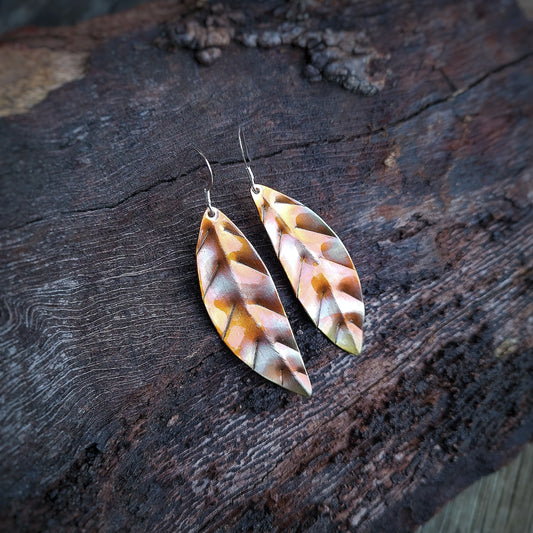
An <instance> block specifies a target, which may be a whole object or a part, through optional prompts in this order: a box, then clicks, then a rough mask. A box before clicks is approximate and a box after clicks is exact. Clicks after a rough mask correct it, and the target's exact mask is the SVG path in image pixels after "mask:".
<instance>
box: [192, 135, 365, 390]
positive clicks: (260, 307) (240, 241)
mask: <svg viewBox="0 0 533 533" xmlns="http://www.w3.org/2000/svg"><path fill="white" fill-rule="evenodd" d="M239 144H240V148H241V153H242V157H243V160H244V165H245V168H246V171H247V173H248V177H249V178H250V182H251V188H250V192H251V194H252V198H253V199H254V202H255V205H256V207H257V210H258V212H259V216H260V218H261V222H262V223H263V225H264V226H265V229H266V231H267V233H268V235H269V237H270V240H271V242H272V245H273V246H274V250H275V252H276V254H277V256H278V259H279V260H280V262H281V264H282V266H283V268H284V269H285V272H286V274H287V276H288V278H289V280H290V283H291V285H292V288H293V289H294V292H295V294H296V297H297V298H298V299H299V300H300V302H301V303H302V305H303V306H304V308H305V310H306V311H307V314H308V315H309V317H310V318H311V320H313V322H314V323H315V324H316V326H317V327H318V329H320V330H321V331H322V332H323V333H324V334H325V335H326V336H327V337H328V338H329V339H330V340H331V341H332V342H333V343H334V344H336V345H337V346H339V347H340V348H342V349H343V350H346V351H347V352H350V353H353V354H358V353H359V352H360V351H361V348H362V344H363V330H362V328H363V318H364V305H363V298H362V293H361V284H360V281H359V276H358V275H357V272H356V270H355V267H354V265H353V262H352V260H351V259H350V256H349V255H348V252H347V251H346V248H345V247H344V245H343V243H342V242H341V240H340V239H339V237H338V236H337V235H336V234H335V232H334V231H333V230H332V229H331V228H330V227H329V226H328V225H327V224H326V223H325V222H324V221H323V220H322V219H321V218H320V217H319V216H318V215H317V214H316V213H315V212H314V211H312V210H311V209H309V208H308V207H306V206H304V205H302V204H301V203H300V202H297V201H296V200H293V199H292V198H289V197H288V196H285V195H284V194H282V193H280V192H278V191H275V190H274V189H270V188H269V187H265V186H264V185H259V184H256V183H255V178H254V174H253V172H252V169H251V167H250V163H251V159H250V156H249V155H248V149H247V146H246V141H245V140H244V136H243V135H242V132H241V130H240V129H239ZM197 151H198V152H199V153H200V155H201V156H202V157H203V158H204V160H205V162H206V164H207V167H208V169H209V174H210V181H209V183H208V185H207V187H206V188H205V189H204V191H205V195H206V202H207V209H206V210H205V213H204V216H203V219H202V223H201V226H200V234H199V236H198V244H197V246H196V262H197V266H198V277H199V280H200V290H201V293H202V299H203V301H204V304H205V307H206V309H207V312H208V314H209V316H210V318H211V320H212V321H213V324H214V325H215V327H216V329H217V331H218V333H219V335H220V337H221V338H222V339H223V340H224V342H225V343H226V344H227V346H228V347H229V348H230V350H231V351H232V352H233V353H234V354H235V355H236V356H237V357H239V358H240V359H241V360H242V361H244V362H245V363H246V364H247V365H248V366H250V367H251V368H252V369H253V370H254V371H255V372H257V373H258V374H260V375H262V376H263V377H265V378H267V379H269V380H270V381H273V382H274V383H276V384H278V385H281V386H282V387H284V388H286V389H288V390H291V391H293V392H296V393H298V394H301V395H303V396H310V395H311V392H312V388H311V383H310V381H309V377H308V375H307V371H306V369H305V366H304V363H303V360H302V356H301V354H300V351H299V349H298V346H297V344H296V340H295V338H294V335H293V332H292V329H291V326H290V324H289V321H288V319H287V315H286V314H285V310H284V309H283V305H282V303H281V300H280V298H279V295H278V292H277V290H276V287H275V286H274V282H273V280H272V277H271V276H270V274H269V272H268V270H267V268H266V266H265V264H264V263H263V261H262V260H261V258H260V257H259V255H258V254H257V252H256V250H255V248H254V247H253V246H252V244H251V243H250V242H249V241H248V239H246V237H245V236H244V235H243V234H242V233H241V231H240V230H239V229H238V228H237V226H235V224H233V222H232V221H231V220H230V219H229V218H228V217H227V216H226V215H224V214H223V213H222V212H221V211H220V210H219V209H217V208H215V207H213V206H212V204H211V188H212V186H213V171H212V169H211V165H210V164H209V161H208V160H207V158H206V157H205V155H204V154H203V153H202V152H200V151H199V150H197Z"/></svg>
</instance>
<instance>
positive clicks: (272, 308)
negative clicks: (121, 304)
mask: <svg viewBox="0 0 533 533" xmlns="http://www.w3.org/2000/svg"><path fill="white" fill-rule="evenodd" d="M213 211H214V215H213V216H210V215H209V209H207V210H206V211H205V213H204V217H203V219H202V224H201V227H200V234H199V236H198V244H197V246H196V262H197V266H198V277H199V280H200V289H201V292H202V298H203V301H204V304H205V307H206V309H207V312H208V314H209V316H210V317H211V320H212V321H213V324H214V325H215V327H216V329H217V331H218V333H219V335H220V336H221V338H222V339H223V340H224V342H225V343H226V344H227V345H228V347H229V348H230V349H231V351H232V352H233V353H234V354H235V355H237V357H239V358H240V359H242V360H243V361H244V362H245V363H246V364H247V365H248V366H250V367H251V368H252V369H253V370H255V372H257V373H258V374H261V375H262V376H264V377H265V378H267V379H269V380H270V381H273V382H274V383H277V384H278V385H281V386H282V387H285V388H286V389H289V390H291V391H293V392H296V393H298V394H302V395H304V396H310V395H311V383H310V382H309V378H308V376H307V372H306V370H305V366H304V363H303V360H302V356H301V355H300V351H299V349H298V346H297V344H296V340H295V339H294V335H293V333H292V329H291V326H290V324H289V321H288V319H287V316H286V314H285V310H284V309H283V305H282V303H281V301H280V299H279V296H278V292H277V290H276V287H275V286H274V282H273V281H272V278H271V277H270V274H269V272H268V270H267V268H266V266H265V264H264V263H263V261H262V260H261V258H260V257H259V255H258V254H257V252H256V251H255V249H254V248H253V246H252V245H251V244H250V242H249V241H248V240H247V239H246V237H245V236H244V235H243V234H242V233H241V232H240V231H239V229H238V228H237V226H235V224H233V222H231V220H230V219H229V218H228V217H226V216H225V215H224V214H223V213H222V212H221V211H220V210H218V209H213Z"/></svg>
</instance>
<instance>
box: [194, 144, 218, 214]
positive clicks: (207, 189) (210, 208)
mask: <svg viewBox="0 0 533 533" xmlns="http://www.w3.org/2000/svg"><path fill="white" fill-rule="evenodd" d="M193 148H194V149H195V150H196V151H197V152H198V153H199V154H200V155H201V156H202V157H203V158H204V161H205V163H206V165H207V168H208V169H209V181H208V182H207V185H206V186H205V187H204V193H205V201H206V203H207V209H208V211H207V214H208V215H209V216H210V217H214V216H215V211H214V209H213V206H212V205H211V189H212V188H213V181H214V179H213V169H212V168H211V165H210V164H209V161H208V160H207V157H205V155H204V154H203V152H200V150H198V148H196V146H193Z"/></svg>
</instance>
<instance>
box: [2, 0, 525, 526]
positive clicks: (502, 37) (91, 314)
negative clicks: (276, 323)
mask: <svg viewBox="0 0 533 533" xmlns="http://www.w3.org/2000/svg"><path fill="white" fill-rule="evenodd" d="M333 4H334V5H333ZM149 6H152V7H149ZM193 7H194V6H191V5H188V4H183V5H179V6H178V7H177V8H172V6H171V3H170V2H159V3H154V4H148V5H147V6H144V7H143V8H141V9H139V10H133V11H132V12H130V13H127V14H120V15H115V16H113V17H107V18H106V17H104V18H103V19H100V20H99V21H96V22H95V21H92V22H91V23H84V24H83V25H80V26H79V27H75V28H62V29H42V30H34V31H32V32H30V31H21V32H16V33H14V34H12V35H9V36H7V37H5V38H4V42H3V44H2V47H1V48H2V49H3V50H4V51H6V50H10V49H13V50H14V49H16V48H17V49H21V48H23V49H24V50H25V51H26V52H27V53H28V54H30V55H31V54H32V53H33V52H32V51H35V53H37V51H40V50H41V51H42V50H43V49H44V50H47V51H49V50H51V49H53V50H55V51H62V52H72V53H85V54H88V56H87V66H86V71H85V72H84V73H83V75H82V77H81V78H80V79H77V80H76V81H72V82H71V83H67V84H65V85H63V86H62V87H60V88H57V89H55V90H53V91H51V92H49V94H48V96H47V97H46V98H45V99H44V100H43V101H42V102H41V103H39V104H37V105H35V106H34V107H32V108H31V109H30V110H27V111H25V112H23V113H19V114H10V113H11V111H10V109H11V108H9V106H8V107H7V108H6V109H7V112H6V114H7V115H8V116H6V117H4V118H2V119H0V121H1V122H0V124H1V128H0V155H1V163H2V164H1V176H2V178H1V187H2V196H1V218H0V227H1V232H0V239H1V241H0V242H1V250H2V256H1V257H2V268H1V272H0V282H1V285H0V286H1V300H0V312H1V320H2V323H1V339H0V348H1V350H2V357H1V360H0V365H1V367H0V368H1V372H0V397H1V404H0V415H1V421H0V422H1V423H0V431H1V440H0V453H1V456H0V465H1V466H0V469H1V475H0V494H1V495H2V497H1V507H0V515H1V522H0V523H1V525H2V529H3V530H12V531H73V530H88V531H94V530H101V531H122V530H124V531H125V530H129V531H198V530H202V531H226V530H227V531H249V530H254V531H272V530H277V531H282V530H283V531H334V530H353V531H355V530H357V531H411V530H413V529H414V527H415V526H416V525H417V524H419V523H421V522H423V521H425V520H426V519H428V518H429V517H430V516H431V515H432V514H433V513H434V512H435V510H436V509H437V508H438V507H439V506H440V505H442V504H443V503H444V502H445V501H447V500H448V499H449V498H451V497H453V496H454V495H455V494H457V493H458V492H459V491H460V490H461V489H462V488H464V487H465V486H467V485H468V484H469V483H471V482H472V481H473V480H475V479H477V478H479V477H480V476H482V475H483V474H486V473H488V472H491V471H493V470H495V469H496V468H498V467H499V466H501V465H502V464H503V463H504V462H506V461H507V460H509V459H510V458H511V457H512V456H514V455H515V454H516V453H517V451H518V450H519V449H520V447H521V446H522V445H523V444H524V443H525V442H526V441H528V440H529V439H531V437H532V434H533V416H532V408H531V407H532V396H531V390H532V385H533V380H532V373H533V355H532V348H533V346H532V345H533V334H532V324H531V311H532V307H531V292H530V291H531V265H532V262H531V252H532V249H533V241H532V235H533V212H532V209H531V195H532V186H531V178H532V169H533V147H532V142H531V132H532V131H533V120H532V111H533V91H532V87H533V39H532V36H533V32H532V24H531V22H529V21H528V20H527V19H526V18H525V17H524V15H523V13H522V12H521V11H520V9H519V8H518V7H517V6H516V5H513V4H511V3H509V2H495V3H491V4H487V3H486V2H484V1H466V2H440V3H439V5H435V3H434V2H418V1H412V2H395V1H391V0H388V1H385V0H384V1H382V2H379V3H376V2H354V3H350V4H348V3H344V2H336V3H331V4H330V3H328V4H322V3H320V2H300V3H298V4H297V5H292V4H287V5H286V4H284V3H282V2H274V1H273V2H262V3H257V4H252V5H250V4H249V3H247V2H231V3H230V4H229V5H224V6H222V7H217V6H215V7H209V6H207V7H203V8H201V9H193ZM150 9H153V10H154V11H153V13H154V14H153V18H152V19H151V18H150V16H149V14H150ZM172 9H175V10H174V11H173V10H172ZM136 17H137V18H136ZM209 17H211V18H209ZM150 20H152V21H153V22H152V23H150ZM287 21H292V22H291V24H292V26H290V25H288V24H285V25H284V26H283V24H284V23H286V22H287ZM187 22H188V25H187V24H186V23H187ZM210 23H212V24H213V25H212V26H209V24H210ZM91 24H92V26H91ZM158 24H159V25H158ZM195 24H196V25H195ZM294 26H297V27H298V28H299V29H300V30H301V32H302V33H303V34H304V36H303V37H301V38H300V40H297V38H296V37H294V38H292V37H290V36H288V32H289V31H292V30H291V29H290V28H292V29H293V30H294ZM88 28H89V29H88ZM91 28H92V30H91ZM209 28H210V29H209ZM326 29H329V30H330V31H328V32H326ZM311 31H316V34H314V35H312V34H311V33H310V32H311ZM268 32H270V33H268ZM342 32H344V33H342ZM108 37H109V38H108ZM110 37H112V38H110ZM282 41H285V44H284V43H283V42H282ZM337 41H339V45H338V46H337V45H335V44H332V43H333V42H337ZM243 43H244V44H243ZM215 45H216V46H215ZM350 46H352V48H353V47H355V48H356V49H357V50H356V54H355V55H352V49H349V48H350ZM10 47H11V48H10ZM343 47H344V50H343V49H342V48H343ZM213 48H215V49H216V50H213ZM348 49H349V50H348ZM217 50H219V51H220V52H219V51H217ZM347 50H348V51H347ZM320 53H322V54H323V55H322V56H320ZM324 54H326V55H327V54H333V55H335V54H336V55H335V58H336V61H337V64H335V65H333V66H331V65H332V64H331V62H330V63H329V64H327V58H324ZM217 55H219V56H220V57H218V59H216V57H215V56H217ZM196 58H197V59H196ZM354 58H356V59H357V60H358V61H360V63H357V62H356V63H357V64H356V66H355V67H354V68H355V70H356V73H355V74H356V75H355V74H354V75H353V76H351V77H350V71H349V69H350V68H351V67H353V65H354V61H355V59H354ZM214 59H216V61H213V60H214ZM197 60H199V61H202V62H204V63H211V65H210V66H202V65H200V64H199V63H198V61H197ZM328 65H329V66H328ZM343 69H344V70H343ZM346 69H348V70H346ZM352 74H353V72H352ZM73 77H77V76H73ZM313 80H314V81H313ZM319 80H321V81H319ZM17 109H18V110H19V111H20V109H21V108H20V107H16V106H14V107H13V110H17ZM239 125H243V126H244V127H245V128H246V131H247V134H248V140H249V144H250V147H251V151H252V155H253V157H254V170H255V173H256V176H257V179H258V182H260V183H261V182H262V183H265V184H266V185H269V186H272V187H273V188H276V189H278V190H280V191H282V192H284V193H285V194H289V195H290V196H293V197H295V198H297V199H298V200H300V201H301V202H303V203H304V204H306V205H308V206H310V207H312V208H313V209H315V210H316V211H317V212H318V213H320V214H321V215H322V216H323V217H324V218H325V220H326V221H327V222H328V223H330V224H331V226H332V227H333V228H334V229H335V230H336V231H337V232H338V234H339V235H340V237H341V238H342V239H343V241H344V243H345V244H346V246H347V248H348V249H349V250H350V252H351V254H352V257H353V258H354V261H355V263H356V266H357V268H358V271H359V273H360V276H361V280H362V285H363V292H364V295H365V299H366V305H367V319H366V321H365V331H366V337H365V348H364V351H363V354H362V355H361V356H359V357H353V356H350V355H348V354H346V353H343V352H341V351H340V350H339V349H337V348H336V347H335V346H333V345H332V344H331V343H330V342H329V341H328V340H327V339H326V338H325V337H324V336H323V335H322V334H321V333H320V332H318V331H317V330H316V329H315V328H314V326H313V325H312V324H311V322H310V321H309V320H308V319H307V317H306V315H305V312H304V311H303V310H302V308H301V307H300V305H299V304H298V302H297V301H296V299H295V297H294V296H293V294H292V293H291V290H290V286H289V284H288V281H287V280H286V278H285V277H284V274H283V272H282V270H281V268H280V267H279V265H278V264H277V262H276V259H275V255H274V254H273V252H272V251H271V249H270V244H269V243H268V241H267V237H266V233H265V232H264V230H263V228H262V227H261V226H260V223H259V219H258V217H257V213H256V212H255V207H254V205H253V203H252V201H251V198H250V197H249V194H248V183H247V180H246V176H245V172H244V169H243V165H242V163H241V162H240V154H239V148H238V142H237V128H238V126H239ZM191 143H194V144H195V145H196V146H198V147H201V148H202V149H203V151H205V153H206V154H207V155H208V157H209V158H210V159H211V161H212V162H213V166H214V170H215V174H216V176H215V177H216V182H215V188H214V190H213V203H214V205H216V206H218V207H220V208H221V209H222V210H223V211H224V212H225V213H226V214H227V215H228V216H230V217H231V218H232V219H233V220H234V222H235V223H236V224H237V225H238V226H239V227H240V229H241V230H242V231H244V232H245V233H246V234H247V235H248V236H249V238H250V240H251V241H252V243H253V244H254V245H256V247H257V249H258V251H259V252H260V254H261V255H262V257H263V258H264V260H265V262H266V263H267V265H268V267H269V269H270V270H271V272H272V274H273V277H274V279H275V282H276V284H277V286H278V288H279V290H280V294H281V297H282V301H283V302H284V305H285V307H286V310H287V313H288V316H289V318H290V320H291V322H292V324H293V327H294V331H295V335H296V339H297V341H298V343H299V345H300V348H301V350H302V353H303V357H304V360H305V361H306V365H307V369H308V371H309V374H310V378H311V380H312V382H313V385H314V394H313V396H312V397H311V398H310V399H303V398H300V397H297V396H296V395H293V394H291V393H288V392H287V391H285V390H282V389H281V388H279V387H276V386H274V385H271V384H270V383H268V382H266V381H265V380H264V379H262V378H260V377H259V376H257V375H255V374H254V373H253V372H252V371H251V370H250V369H248V367H246V366H245V365H244V364H242V363H241V362H240V361H238V360H237V359H236V358H235V357H234V356H233V355H232V354H231V353H230V352H229V351H228V350H227V349H226V348H225V346H224V345H223V343H222V341H221V340H220V339H219V338H218V336H217V334H216V332H215V329H214V327H213V326H212V324H211V323H210V321H209V318H208V316H207V314H206V312H205V310H204V308H203V305H202V301H201V298H200V293H199V289H198V282H197V276H196V267H195V255H194V250H195V245H196V238H197V234H198V228H199V223H200V219H201V216H202V213H203V210H204V204H203V193H202V187H203V184H204V180H205V176H206V171H205V168H204V166H203V164H202V161H201V160H200V159H199V157H198V156H197V154H196V153H195V152H194V151H193V150H192V149H191Z"/></svg>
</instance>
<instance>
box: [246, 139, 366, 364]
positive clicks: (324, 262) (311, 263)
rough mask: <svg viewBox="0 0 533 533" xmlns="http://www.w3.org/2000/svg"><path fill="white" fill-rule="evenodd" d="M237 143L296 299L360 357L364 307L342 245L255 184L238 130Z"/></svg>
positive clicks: (309, 216) (303, 211)
mask: <svg viewBox="0 0 533 533" xmlns="http://www.w3.org/2000/svg"><path fill="white" fill-rule="evenodd" d="M239 144H240V147H241V152H242V157H243V160H244V164H245V166H246V171H247V172H248V176H249V178H250V181H251V184H252V186H251V189H250V190H251V194H252V197H253V199H254V202H255V205H256V207H257V210H258V212H259V216H260V217H261V222H262V223H263V225H264V226H265V229H266V231H267V233H268V235H269V237H270V241H271V242H272V246H273V247H274V250H275V252H276V254H277V256H278V259H279V260H280V262H281V265H282V266H283V268H284V270H285V272H286V274H287V276H288V278H289V281H290V283H291V285H292V288H293V289H294V292H295V294H296V297H297V298H298V299H299V300H300V302H301V303H302V305H303V307H304V309H305V310H306V311H307V314H308V315H309V317H310V318H311V320H313V322H314V323H315V324H316V326H317V328H318V329H319V330H320V331H322V332H323V333H324V334H325V335H326V336H327V337H328V338H329V339H330V340H331V341H332V342H333V343H334V344H336V345H337V346H339V347H340V348H342V349H343V350H345V351H347V352H350V353H353V354H356V355H357V354H359V353H360V352H361V350H362V347H363V319H364V315H365V308H364V304H363V296H362V292H361V283H360V281H359V276H358V275H357V271H356V270H355V267H354V264H353V262H352V260H351V258H350V256H349V254H348V252H347V250H346V248H345V246H344V244H343V243H342V241H341V240H340V239H339V237H338V236H337V235H336V233H335V232H334V231H333V230H332V229H331V228H330V227H329V226H328V225H327V224H326V223H325V222H324V221H323V220H322V218H320V217H319V216H318V215H317V214H316V213H315V212H314V211H312V210H311V209H309V207H306V206H305V205H303V204H301V203H300V202H298V201H296V200H294V199H293V198H290V197H289V196H286V195H284V194H282V193H280V192H278V191H275V190H274V189H271V188H269V187H265V186H264V185H259V184H256V183H255V179H254V175H253V172H252V169H251V168H250V162H251V159H250V156H249V155H248V149H247V146H246V141H245V139H244V135H243V134H242V131H241V129H239Z"/></svg>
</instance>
